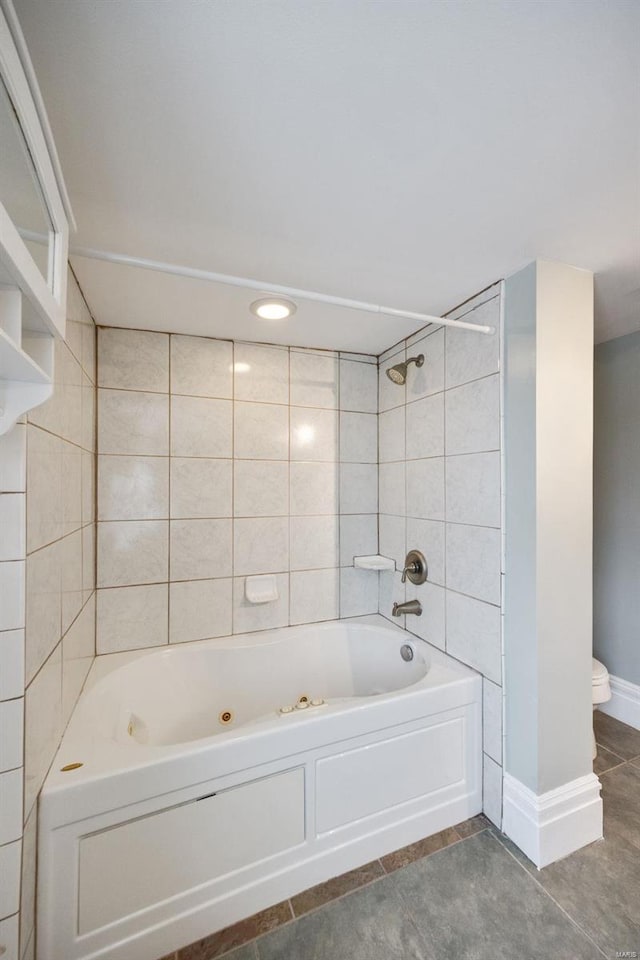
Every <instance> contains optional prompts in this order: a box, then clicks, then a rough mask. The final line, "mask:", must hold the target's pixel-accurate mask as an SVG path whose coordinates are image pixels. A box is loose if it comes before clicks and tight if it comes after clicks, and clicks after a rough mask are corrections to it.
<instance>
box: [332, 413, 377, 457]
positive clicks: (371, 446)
mask: <svg viewBox="0 0 640 960" xmlns="http://www.w3.org/2000/svg"><path fill="white" fill-rule="evenodd" d="M340 461H341V462H342V463H377V462H378V418H377V417H376V416H374V415H373V414H371V413H345V412H343V413H341V414H340Z"/></svg>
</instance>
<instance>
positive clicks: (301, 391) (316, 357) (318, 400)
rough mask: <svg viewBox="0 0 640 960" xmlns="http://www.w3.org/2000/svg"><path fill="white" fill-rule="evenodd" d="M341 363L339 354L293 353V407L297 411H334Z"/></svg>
mask: <svg viewBox="0 0 640 960" xmlns="http://www.w3.org/2000/svg"><path fill="white" fill-rule="evenodd" d="M338 362H339V361H338V357H337V356H336V354H332V353H331V354H326V353H325V354H320V353H313V352H312V351H311V350H292V351H291V354H290V371H291V403H292V404H293V405H294V406H297V407H327V408H329V409H330V410H335V409H336V408H337V406H338V375H339V367H338Z"/></svg>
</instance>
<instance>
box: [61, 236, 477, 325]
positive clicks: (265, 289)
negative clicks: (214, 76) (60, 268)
mask: <svg viewBox="0 0 640 960" xmlns="http://www.w3.org/2000/svg"><path fill="white" fill-rule="evenodd" d="M69 253H70V254H73V255H75V256H77V257H89V258H91V259H93V260H105V261H106V262H107V263H119V264H123V265H124V266H128V267H140V268H141V269H142V270H155V271H157V272H159V273H169V274H172V275H173V276H176V277H188V278H189V279H191V280H208V281H209V282H213V283H222V284H226V285H227V286H231V287H242V288H243V289H246V290H253V291H255V292H256V295H257V296H260V294H275V295H278V296H283V297H290V298H291V299H294V300H295V299H298V300H312V301H314V302H316V303H326V304H329V305H330V306H333V307H346V308H348V309H349V310H361V311H363V312H365V313H381V314H384V315H385V316H387V317H398V318H399V319H403V320H415V321H416V323H423V324H427V323H434V324H439V325H440V326H443V327H458V328H459V329H461V330H473V331H474V332H475V333H484V334H491V333H495V327H490V326H485V325H483V324H479V323H467V322H466V321H464V320H450V319H449V318H448V317H434V316H431V315H430V314H428V313H414V312H413V311H411V310H396V309H395V308H394V307H383V306H380V305H379V304H377V303H365V302H364V301H361V300H350V299H348V298H347V297H334V296H331V294H328V293H317V292H316V291H314V290H298V289H297V288H295V287H284V286H282V285H280V284H277V283H263V282H262V281H261V280H252V279H250V278H248V277H234V276H230V275H228V274H226V273H214V272H212V271H210V270H198V269H196V268H195V267H181V266H177V265H176V264H173V263H163V262H162V261H161V260H145V259H142V258H140V257H130V256H127V254H124V253H111V252H109V251H106V250H94V249H91V248H90V247H76V246H71V247H70V248H69Z"/></svg>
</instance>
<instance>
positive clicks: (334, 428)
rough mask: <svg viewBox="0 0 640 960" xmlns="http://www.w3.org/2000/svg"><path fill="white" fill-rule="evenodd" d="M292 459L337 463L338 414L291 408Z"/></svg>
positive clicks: (328, 411)
mask: <svg viewBox="0 0 640 960" xmlns="http://www.w3.org/2000/svg"><path fill="white" fill-rule="evenodd" d="M290 423H291V441H290V444H291V446H290V450H291V459H292V460H325V461H330V462H332V463H335V462H337V460H338V459H339V457H338V414H337V413H336V412H335V411H333V410H312V409H310V408H307V407H291V408H290Z"/></svg>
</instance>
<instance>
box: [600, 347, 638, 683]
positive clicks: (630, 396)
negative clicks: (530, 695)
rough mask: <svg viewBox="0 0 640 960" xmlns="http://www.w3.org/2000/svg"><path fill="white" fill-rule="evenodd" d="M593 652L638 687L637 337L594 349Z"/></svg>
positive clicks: (613, 672) (618, 674)
mask: <svg viewBox="0 0 640 960" xmlns="http://www.w3.org/2000/svg"><path fill="white" fill-rule="evenodd" d="M594 402H595V426H594V441H595V451H594V453H595V457H594V570H593V607H594V609H593V616H594V621H593V625H594V641H593V642H594V653H595V656H596V657H597V658H598V659H599V660H602V662H603V663H604V664H606V666H607V668H608V670H609V672H610V673H612V674H613V675H614V676H616V677H621V678H622V679H623V680H627V681H628V682H630V683H637V684H640V332H638V333H630V334H629V335H628V336H626V337H619V338H618V339H616V340H609V341H608V342H607V343H601V344H599V345H598V346H597V347H596V349H595V398H594Z"/></svg>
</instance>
